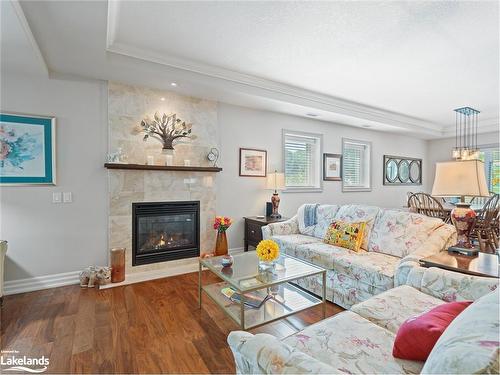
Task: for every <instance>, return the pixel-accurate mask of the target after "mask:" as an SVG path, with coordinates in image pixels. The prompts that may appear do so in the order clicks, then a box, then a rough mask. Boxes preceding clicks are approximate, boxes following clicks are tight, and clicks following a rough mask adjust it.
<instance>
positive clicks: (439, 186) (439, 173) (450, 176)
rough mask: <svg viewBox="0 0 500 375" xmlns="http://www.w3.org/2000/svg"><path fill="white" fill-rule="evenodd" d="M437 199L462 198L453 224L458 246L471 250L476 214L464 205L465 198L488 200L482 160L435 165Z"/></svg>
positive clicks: (433, 193)
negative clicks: (471, 237)
mask: <svg viewBox="0 0 500 375" xmlns="http://www.w3.org/2000/svg"><path fill="white" fill-rule="evenodd" d="M431 195H433V196H436V197H460V203H457V204H456V207H455V208H454V209H453V210H452V211H451V221H452V223H453V225H455V228H456V229H457V235H458V243H457V244H456V245H455V247H459V248H466V249H471V248H472V247H473V246H472V243H471V242H470V238H469V236H470V232H471V230H472V228H473V226H474V223H475V221H476V213H475V212H474V210H473V209H471V208H470V203H465V197H466V196H469V197H488V196H489V195H490V194H489V191H488V185H487V183H486V176H485V174H484V163H483V162H482V161H481V160H457V161H448V162H441V163H436V175H435V176H434V185H433V186H432V194H431Z"/></svg>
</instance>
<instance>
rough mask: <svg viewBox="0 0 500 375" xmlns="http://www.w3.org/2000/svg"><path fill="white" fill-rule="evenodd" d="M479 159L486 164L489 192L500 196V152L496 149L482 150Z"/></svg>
mask: <svg viewBox="0 0 500 375" xmlns="http://www.w3.org/2000/svg"><path fill="white" fill-rule="evenodd" d="M479 158H480V159H481V160H482V161H483V162H484V168H485V175H486V182H487V183H488V190H489V191H490V192H492V193H495V194H500V150H499V149H498V147H495V148H482V149H481V151H480V153H479Z"/></svg>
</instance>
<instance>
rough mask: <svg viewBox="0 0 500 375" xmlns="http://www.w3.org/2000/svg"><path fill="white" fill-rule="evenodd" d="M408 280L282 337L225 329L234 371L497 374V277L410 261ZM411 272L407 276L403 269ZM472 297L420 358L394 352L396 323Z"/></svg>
mask: <svg viewBox="0 0 500 375" xmlns="http://www.w3.org/2000/svg"><path fill="white" fill-rule="evenodd" d="M414 268H415V269H414V270H412V271H410V272H409V273H408V276H409V277H407V280H406V281H407V282H408V284H404V285H400V286H398V287H396V288H394V289H391V290H388V291H385V292H383V293H380V294H378V295H376V296H374V297H371V298H370V299H368V300H366V301H364V302H361V303H359V304H356V305H354V306H352V308H351V310H350V311H344V312H341V313H339V314H337V315H334V316H333V317H331V318H328V319H325V320H323V321H320V322H318V323H316V324H313V325H311V326H309V327H307V328H306V329H304V330H303V331H301V332H298V333H296V334H294V335H292V336H290V337H287V338H285V339H284V340H281V341H280V340H278V339H277V338H276V337H274V336H271V335H269V334H256V335H252V334H251V333H248V332H243V331H235V332H231V333H230V334H229V337H228V343H229V346H230V348H231V350H232V351H233V354H234V358H235V361H236V369H237V372H238V373H240V374H285V373H286V374H304V373H315V374H317V373H324V374H417V373H424V374H473V373H485V374H497V373H499V367H498V366H499V364H498V363H499V362H498V361H499V355H500V349H499V341H500V338H499V329H498V327H499V314H500V311H499V305H500V303H499V302H500V301H499V298H500V296H499V293H498V290H499V289H498V288H497V286H498V280H497V279H492V278H481V277H475V276H467V275H463V274H459V273H453V272H450V271H444V270H439V269H435V268H429V269H424V268H420V267H418V269H417V267H414ZM410 274H411V275H410ZM455 300H474V301H475V302H474V303H473V304H471V305H470V306H469V307H468V308H466V309H465V310H464V311H463V312H462V313H461V314H460V315H459V316H458V317H457V318H455V320H453V322H452V323H451V324H450V326H448V328H447V329H446V330H445V332H444V333H443V335H442V336H441V337H440V338H439V340H438V341H437V343H436V345H435V346H434V348H433V350H432V352H431V354H430V355H429V357H428V358H427V360H426V361H425V363H424V362H419V361H409V360H401V359H397V358H394V357H393V356H392V347H393V344H394V339H395V334H396V333H397V330H398V328H399V326H400V325H401V324H402V323H403V322H404V321H405V320H406V319H408V318H410V317H413V316H416V315H419V314H421V313H423V312H426V311H428V310H430V309H431V308H433V307H435V306H438V305H440V304H443V303H445V302H447V301H455Z"/></svg>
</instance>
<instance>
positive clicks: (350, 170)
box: [342, 140, 370, 191]
mask: <svg viewBox="0 0 500 375" xmlns="http://www.w3.org/2000/svg"><path fill="white" fill-rule="evenodd" d="M342 148H343V152H342V173H343V188H344V190H352V191H355V190H367V189H370V143H369V142H362V141H354V140H342Z"/></svg>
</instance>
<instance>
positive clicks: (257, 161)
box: [240, 148, 267, 177]
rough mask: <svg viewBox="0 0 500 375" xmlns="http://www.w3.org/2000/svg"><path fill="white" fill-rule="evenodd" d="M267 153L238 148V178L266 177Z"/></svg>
mask: <svg viewBox="0 0 500 375" xmlns="http://www.w3.org/2000/svg"><path fill="white" fill-rule="evenodd" d="M266 174H267V151H266V150H256V149H253V148H240V176H243V177H266Z"/></svg>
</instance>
